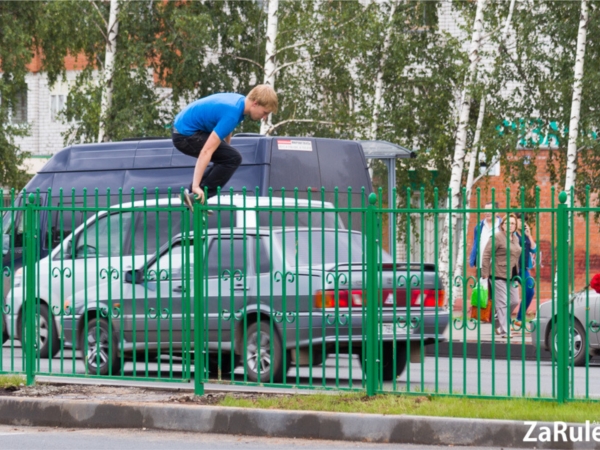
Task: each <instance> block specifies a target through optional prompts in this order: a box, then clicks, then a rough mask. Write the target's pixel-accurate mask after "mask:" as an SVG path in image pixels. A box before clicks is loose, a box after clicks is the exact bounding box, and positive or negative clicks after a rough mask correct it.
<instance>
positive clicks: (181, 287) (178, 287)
mask: <svg viewBox="0 0 600 450" xmlns="http://www.w3.org/2000/svg"><path fill="white" fill-rule="evenodd" d="M173 292H185V288H184V287H183V286H177V287H176V288H173Z"/></svg>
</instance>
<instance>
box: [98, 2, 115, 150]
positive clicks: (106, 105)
mask: <svg viewBox="0 0 600 450" xmlns="http://www.w3.org/2000/svg"><path fill="white" fill-rule="evenodd" d="M118 14H119V0H110V15H109V19H108V30H107V33H106V36H107V41H106V56H105V58H104V74H103V78H104V80H103V81H104V88H103V89H102V101H101V103H100V124H99V127H98V142H102V141H104V140H105V139H106V121H107V119H108V111H109V110H110V106H111V104H112V82H113V75H114V71H115V53H116V52H117V34H118V33H119V21H118V20H117V15H118Z"/></svg>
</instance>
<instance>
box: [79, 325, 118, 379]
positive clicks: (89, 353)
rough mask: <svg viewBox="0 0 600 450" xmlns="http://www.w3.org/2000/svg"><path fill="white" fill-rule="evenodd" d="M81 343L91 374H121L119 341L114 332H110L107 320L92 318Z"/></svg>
mask: <svg viewBox="0 0 600 450" xmlns="http://www.w3.org/2000/svg"><path fill="white" fill-rule="evenodd" d="M80 345H81V347H80V348H81V351H82V352H84V361H85V364H86V366H87V370H88V373H89V374H90V375H120V373H121V358H120V352H119V341H118V340H117V339H116V336H115V335H114V333H112V336H111V335H110V334H109V331H108V322H107V321H106V320H104V319H100V320H96V319H92V320H90V322H89V324H88V328H87V334H82V336H81V344H80Z"/></svg>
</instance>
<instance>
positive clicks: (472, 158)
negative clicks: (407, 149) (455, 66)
mask: <svg viewBox="0 0 600 450" xmlns="http://www.w3.org/2000/svg"><path fill="white" fill-rule="evenodd" d="M514 8H515V0H511V2H510V6H509V9H508V15H507V17H506V21H505V23H504V26H503V27H502V34H501V36H500V43H501V45H502V43H504V42H505V41H506V38H507V36H508V30H509V28H510V23H511V19H512V15H513V11H514ZM500 51H501V49H500V48H499V49H498V53H500ZM494 59H495V60H497V58H494ZM494 63H496V61H494ZM485 104H486V89H485V83H484V87H483V93H482V95H481V101H480V105H479V115H478V117H477V125H476V127H475V137H474V138H473V145H472V146H471V150H470V152H469V158H468V159H469V171H468V173H467V181H466V189H465V191H466V192H465V204H466V205H467V206H468V205H470V204H471V194H472V190H473V184H474V182H475V168H476V167H477V165H478V164H477V159H478V155H479V140H480V139H481V130H482V128H483V120H484V117H485ZM478 206H480V205H478ZM470 218H471V215H470V214H466V217H465V222H464V224H463V227H464V228H465V229H466V230H469V222H470ZM458 239H459V244H458V252H457V255H458V260H457V263H456V270H455V272H456V273H462V271H463V265H464V263H465V261H464V258H461V256H460V255H462V254H463V252H464V247H465V244H466V243H465V238H464V233H460V237H459V238H458Z"/></svg>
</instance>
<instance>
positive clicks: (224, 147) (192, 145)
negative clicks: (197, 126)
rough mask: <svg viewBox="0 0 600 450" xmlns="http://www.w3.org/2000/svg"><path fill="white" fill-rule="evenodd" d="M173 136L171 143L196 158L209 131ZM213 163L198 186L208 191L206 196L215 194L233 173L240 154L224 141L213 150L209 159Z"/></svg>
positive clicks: (237, 164)
mask: <svg viewBox="0 0 600 450" xmlns="http://www.w3.org/2000/svg"><path fill="white" fill-rule="evenodd" d="M171 136H172V138H173V145H174V146H175V148H176V149H177V150H179V151H180V152H181V153H183V154H185V155H188V156H193V157H194V158H198V156H200V151H201V150H202V148H203V147H204V145H205V144H206V141H207V140H208V137H209V136H210V133H206V132H204V131H198V132H197V133H195V134H193V135H191V136H184V135H183V134H179V133H176V132H175V131H173V132H172V133H171ZM210 160H211V162H212V163H213V165H212V167H208V168H207V169H206V171H205V172H204V174H203V175H202V180H201V181H200V187H201V188H202V189H204V188H206V190H207V191H208V197H213V196H215V195H217V188H218V187H221V188H223V186H225V184H227V182H228V181H229V179H230V178H231V176H232V175H233V173H234V172H235V171H236V170H237V168H238V167H239V166H240V164H241V163H242V155H240V152H238V151H237V150H236V149H235V148H233V147H232V146H231V145H229V144H227V143H226V142H224V141H221V144H220V145H219V146H218V147H217V149H216V150H215V152H214V153H213V155H212V158H211V159H210ZM191 191H192V184H191V183H190V192H191Z"/></svg>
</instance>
